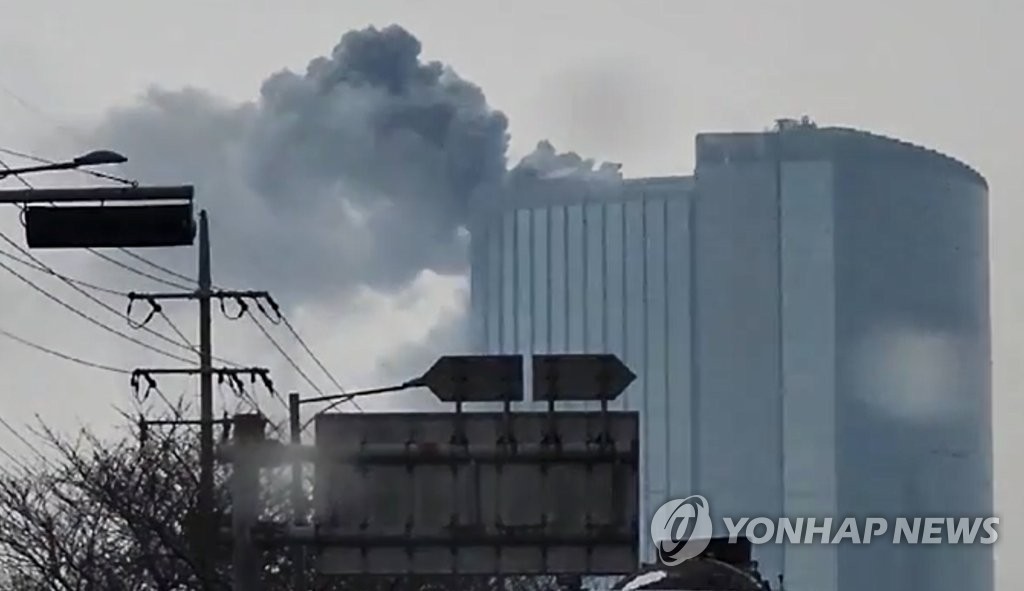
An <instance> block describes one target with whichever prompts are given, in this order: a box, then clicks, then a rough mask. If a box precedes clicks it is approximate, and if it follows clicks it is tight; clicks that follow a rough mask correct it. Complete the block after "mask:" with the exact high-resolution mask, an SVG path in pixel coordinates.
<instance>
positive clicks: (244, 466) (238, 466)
mask: <svg viewBox="0 0 1024 591" xmlns="http://www.w3.org/2000/svg"><path fill="white" fill-rule="evenodd" d="M265 427H266V419H264V418H263V416H262V415H258V414H244V415H235V437H234V443H235V451H236V453H235V454H234V466H233V470H232V473H231V537H232V552H231V568H232V577H231V578H232V589H234V591H259V589H260V587H261V586H262V585H261V583H262V581H261V579H262V574H263V565H262V561H261V560H260V553H259V548H258V547H257V546H256V542H255V540H254V538H253V527H254V526H255V525H256V523H257V521H258V519H259V514H260V506H259V500H260V458H259V454H260V447H261V446H262V444H263V438H264V430H265Z"/></svg>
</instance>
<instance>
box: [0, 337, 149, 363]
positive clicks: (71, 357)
mask: <svg viewBox="0 0 1024 591" xmlns="http://www.w3.org/2000/svg"><path fill="white" fill-rule="evenodd" d="M0 335H3V336H5V337H7V338H9V339H11V340H12V341H15V342H17V343H21V344H22V345H25V346H26V347H31V348H33V349H35V350H37V351H42V352H43V353H46V354H48V355H52V356H54V357H59V358H60V359H63V360H65V361H70V362H72V363H77V364H79V365H83V366H85V367H91V368H93V369H101V370H104V371H109V372H112V373H119V374H127V375H130V374H131V373H132V372H130V371H128V370H127V369H124V368H121V367H114V366H112V365H104V364H102V363H96V362H94V361H87V360H85V359H82V358H81V357H75V356H74V355H68V354H67V353H61V352H60V351H57V350H56V349H50V348H49V347H44V346H43V345H40V344H38V343H34V342H32V341H30V340H28V339H25V338H22V337H19V336H18V335H16V334H14V333H11V332H9V331H7V330H4V329H3V328H0Z"/></svg>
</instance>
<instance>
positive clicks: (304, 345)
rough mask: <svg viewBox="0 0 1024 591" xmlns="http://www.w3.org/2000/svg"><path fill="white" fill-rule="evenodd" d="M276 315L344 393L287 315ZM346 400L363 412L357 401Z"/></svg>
mask: <svg viewBox="0 0 1024 591" xmlns="http://www.w3.org/2000/svg"><path fill="white" fill-rule="evenodd" d="M278 316H279V317H280V318H281V323H282V324H284V326H285V328H287V329H288V332H290V333H291V334H292V336H293V337H295V340H296V341H298V342H299V345H300V346H301V347H302V348H303V350H305V351H306V353H307V354H308V355H309V356H310V358H311V359H312V360H313V362H314V363H316V364H317V366H318V367H319V368H320V370H321V371H323V372H324V374H325V375H326V376H327V378H328V379H329V380H331V383H332V384H334V387H335V388H337V389H338V391H339V392H341V393H342V394H344V393H345V388H343V387H342V385H341V383H339V382H338V379H337V378H335V377H334V374H333V373H331V372H330V370H328V369H327V367H326V366H325V365H324V364H323V362H321V361H320V358H319V357H317V356H316V354H315V353H313V350H312V349H311V348H310V347H309V345H307V344H306V341H305V340H303V338H302V336H301V335H299V332H298V331H297V330H295V327H293V326H292V323H291V322H288V317H287V316H285V315H283V314H281V313H280V312H278ZM342 402H345V401H344V400H342V401H340V402H339V403H338V404H341V403H342ZM348 402H350V403H352V406H354V407H356V409H357V410H358V411H359V412H363V407H361V406H359V403H358V402H356V401H355V400H353V399H350V400H348ZM336 406H337V404H336V405H334V407H336ZM334 407H329V408H334Z"/></svg>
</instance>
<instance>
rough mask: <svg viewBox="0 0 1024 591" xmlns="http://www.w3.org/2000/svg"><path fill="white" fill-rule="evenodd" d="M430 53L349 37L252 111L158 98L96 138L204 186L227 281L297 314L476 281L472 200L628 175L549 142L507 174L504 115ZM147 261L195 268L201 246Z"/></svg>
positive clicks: (381, 38)
mask: <svg viewBox="0 0 1024 591" xmlns="http://www.w3.org/2000/svg"><path fill="white" fill-rule="evenodd" d="M420 50H421V47H420V42H419V41H418V40H417V39H416V38H415V37H413V36H412V35H411V34H410V33H408V32H407V31H406V30H404V29H403V28H401V27H399V26H389V27H386V28H383V29H377V28H372V27H371V28H367V29H363V30H359V31H352V32H349V33H346V34H345V35H343V36H342V38H341V41H340V42H339V44H338V45H337V46H336V47H335V48H334V50H333V51H332V52H331V54H330V55H329V56H326V57H318V58H316V59H314V60H312V61H311V62H309V64H308V66H307V67H306V69H305V71H304V72H302V73H297V72H292V71H288V70H284V71H281V72H278V73H276V74H273V75H272V76H270V77H269V78H268V79H266V80H265V81H264V82H263V84H262V86H261V88H260V92H259V96H258V97H257V98H256V99H255V100H254V101H252V102H249V103H245V104H235V103H230V102H227V101H223V100H220V99H218V98H216V97H213V96H211V95H209V94H208V93H205V92H203V91H201V90H196V89H185V90H181V91H166V90H156V89H154V90H151V91H149V92H148V93H147V94H146V95H145V96H144V97H143V98H142V99H141V101H139V102H138V103H137V104H135V105H133V106H131V107H129V108H124V109H119V110H115V111H113V112H111V113H110V114H109V115H108V116H107V117H106V118H105V119H104V120H103V121H102V122H101V124H100V125H99V126H97V127H96V128H95V129H94V130H93V132H92V133H91V137H90V138H89V143H90V145H93V146H95V145H99V146H104V147H108V146H109V147H111V148H114V149H117V150H119V151H122V152H124V153H126V154H128V155H129V158H130V162H129V165H128V168H127V169H126V171H125V172H126V173H128V174H130V175H132V176H134V177H136V178H138V179H140V180H141V181H143V182H148V183H191V184H194V185H195V186H196V188H197V198H198V199H199V203H200V205H201V206H202V207H204V208H206V209H207V210H208V211H209V212H210V218H211V229H212V236H213V249H214V265H215V281H216V282H217V283H218V284H220V285H224V286H231V287H242V286H244V287H247V288H258V289H269V290H271V291H273V292H274V293H275V294H276V295H277V296H278V297H279V299H281V300H282V301H283V302H284V303H285V305H287V306H295V305H302V304H304V303H307V302H312V303H322V302H335V301H340V300H339V298H344V297H346V296H348V295H350V294H351V293H352V292H353V290H357V289H360V288H369V289H372V290H375V291H379V292H398V291H401V290H402V289H403V288H404V287H406V286H408V285H409V284H410V282H412V281H413V280H414V279H415V278H416V277H417V276H418V275H419V274H420V273H421V272H423V271H425V270H431V271H434V272H436V273H439V274H443V275H463V274H465V272H466V267H467V256H466V251H467V250H466V242H467V236H466V232H465V226H466V221H467V217H468V212H467V209H468V204H469V202H470V199H471V197H473V196H474V195H478V196H480V197H481V198H484V199H487V198H498V196H499V195H500V193H501V188H502V185H504V184H506V183H516V182H517V181H520V180H529V179H543V178H549V177H560V178H565V177H569V178H574V179H580V180H583V181H594V180H600V179H619V178H621V177H620V175H619V172H618V167H617V166H615V165H607V164H605V165H600V166H596V165H595V163H594V162H593V161H591V160H586V159H583V158H581V157H580V156H578V155H576V154H573V153H568V154H560V153H558V152H556V150H555V149H554V147H553V146H552V145H551V144H550V143H548V142H541V143H540V144H538V146H537V148H536V150H534V152H533V153H531V154H530V155H528V156H526V157H525V158H524V159H523V160H522V161H521V162H520V163H519V164H518V165H517V166H516V167H514V168H513V169H512V170H511V171H510V170H508V166H507V159H506V149H507V146H508V141H509V136H508V121H507V119H506V117H505V115H504V114H502V113H501V112H500V111H498V110H496V109H494V108H493V107H491V106H490V105H489V104H488V102H487V99H486V97H485V96H484V93H483V92H482V91H481V89H480V88H479V87H477V86H475V85H474V84H472V83H470V82H468V81H466V80H464V79H462V78H460V77H459V76H458V74H456V73H455V72H454V71H453V70H452V69H451V68H449V67H447V66H445V65H443V64H441V63H438V62H428V61H424V60H423V59H421V57H420ZM171 250H174V249H171ZM147 254H149V255H150V256H153V257H154V258H158V259H160V258H162V257H163V258H166V257H171V258H170V260H164V261H162V262H166V263H167V264H169V265H172V266H176V267H178V268H185V269H194V263H193V261H192V260H191V258H192V257H193V256H194V254H192V253H190V252H189V251H177V252H160V253H158V252H153V253H147ZM465 324H466V323H465V318H464V312H463V313H462V314H455V315H454V316H452V317H450V318H449V319H448V321H447V324H446V326H442V327H437V328H436V330H435V332H434V333H432V337H431V338H430V339H429V340H430V341H432V342H434V343H436V344H438V345H440V346H444V347H445V348H447V349H450V348H453V347H454V348H463V347H464V345H465V343H464V337H463V335H464V333H465V329H464V327H465ZM459 342H462V346H460V345H459ZM425 346H428V347H429V345H427V344H425ZM420 355H421V353H420V352H418V351H416V350H412V349H411V350H409V351H406V352H403V353H402V354H401V355H399V356H398V357H400V358H401V359H400V360H396V364H397V365H401V366H414V365H418V364H421V363H422V362H423V360H425V359H426V358H427V357H422V358H421V357H420ZM402 361H404V362H402Z"/></svg>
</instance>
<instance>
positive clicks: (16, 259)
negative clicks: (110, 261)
mask: <svg viewBox="0 0 1024 591" xmlns="http://www.w3.org/2000/svg"><path fill="white" fill-rule="evenodd" d="M0 256H3V257H7V258H8V259H10V260H12V261H14V262H16V263H18V264H20V265H24V266H26V267H28V268H29V269H32V270H34V271H39V272H42V273H46V274H48V275H53V276H54V277H60V278H62V279H64V280H65V281H68V282H70V283H74V284H75V285H78V286H81V287H84V288H85V289H91V290H93V291H96V292H100V293H105V294H108V295H113V296H118V297H128V292H125V291H118V290H116V289H111V288H109V287H103V286H102V285H96V284H95V283H89V282H88V281H83V280H81V279H76V278H74V277H70V276H68V275H65V274H63V273H58V272H57V271H55V270H54V269H50V268H48V267H46V266H44V265H41V264H36V263H33V262H31V261H26V260H24V259H22V258H20V257H18V256H16V255H14V254H11V253H9V252H7V251H6V250H2V249H0Z"/></svg>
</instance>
